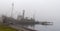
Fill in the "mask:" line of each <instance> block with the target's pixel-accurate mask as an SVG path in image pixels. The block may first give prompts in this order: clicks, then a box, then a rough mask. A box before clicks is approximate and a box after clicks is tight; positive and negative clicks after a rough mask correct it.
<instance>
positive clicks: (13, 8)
mask: <svg viewBox="0 0 60 31" xmlns="http://www.w3.org/2000/svg"><path fill="white" fill-rule="evenodd" d="M13 10H14V2H12V11H11V17H13Z"/></svg>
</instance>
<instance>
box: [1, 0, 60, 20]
mask: <svg viewBox="0 0 60 31" xmlns="http://www.w3.org/2000/svg"><path fill="white" fill-rule="evenodd" d="M12 2H13V0H0V14H7V15H9V16H10V13H11V8H12V5H11V4H12ZM22 10H25V11H26V13H25V16H28V17H32V16H33V14H34V13H35V18H36V19H38V20H52V19H59V18H60V15H59V14H60V0H14V13H13V14H14V17H16V15H17V14H19V13H20V14H21V13H22ZM16 12H17V13H16Z"/></svg>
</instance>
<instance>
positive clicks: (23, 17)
mask: <svg viewBox="0 0 60 31" xmlns="http://www.w3.org/2000/svg"><path fill="white" fill-rule="evenodd" d="M24 16H25V10H23V19H24Z"/></svg>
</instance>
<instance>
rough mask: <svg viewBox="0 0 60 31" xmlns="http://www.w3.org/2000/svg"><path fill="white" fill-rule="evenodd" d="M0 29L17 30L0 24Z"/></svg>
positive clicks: (3, 30) (6, 30)
mask: <svg viewBox="0 0 60 31" xmlns="http://www.w3.org/2000/svg"><path fill="white" fill-rule="evenodd" d="M0 31H18V30H17V29H14V28H11V27H9V26H6V25H3V24H0Z"/></svg>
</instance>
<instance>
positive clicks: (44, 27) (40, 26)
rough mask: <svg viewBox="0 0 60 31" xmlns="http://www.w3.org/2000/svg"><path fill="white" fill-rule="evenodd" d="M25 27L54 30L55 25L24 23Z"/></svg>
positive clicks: (41, 30) (40, 30)
mask: <svg viewBox="0 0 60 31" xmlns="http://www.w3.org/2000/svg"><path fill="white" fill-rule="evenodd" d="M24 27H27V28H30V29H35V30H37V31H53V30H54V29H53V26H52V25H51V26H49V25H47V26H46V25H28V26H26V25H24Z"/></svg>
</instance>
